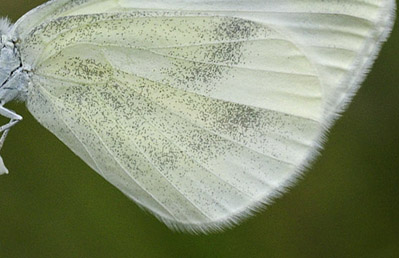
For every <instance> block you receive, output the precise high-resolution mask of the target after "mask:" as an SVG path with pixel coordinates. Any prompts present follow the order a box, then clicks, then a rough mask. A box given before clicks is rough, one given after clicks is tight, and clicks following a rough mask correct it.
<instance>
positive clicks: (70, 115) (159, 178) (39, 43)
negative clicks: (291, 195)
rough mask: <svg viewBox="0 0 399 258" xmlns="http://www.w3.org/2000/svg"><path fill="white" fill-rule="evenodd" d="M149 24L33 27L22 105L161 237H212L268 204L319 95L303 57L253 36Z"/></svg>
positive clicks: (296, 163) (248, 30)
mask: <svg viewBox="0 0 399 258" xmlns="http://www.w3.org/2000/svg"><path fill="white" fill-rule="evenodd" d="M154 15H155V14H149V13H135V14H123V15H117V17H116V16H115V15H95V16H89V17H85V16H76V17H71V18H63V19H61V20H59V21H57V22H54V23H49V24H48V25H47V26H44V27H42V28H40V29H38V30H37V31H36V32H35V33H33V35H32V36H31V37H29V38H28V39H26V41H25V42H26V44H27V46H26V47H24V48H23V49H24V51H27V52H30V53H33V52H35V51H36V53H38V54H37V55H36V58H35V60H36V61H34V60H33V59H32V62H33V64H34V67H35V70H34V76H33V78H32V80H33V85H32V87H31V89H30V94H29V99H28V101H27V106H28V108H29V110H30V111H31V112H32V114H33V115H34V116H35V117H36V118H37V119H38V120H39V121H40V122H41V123H42V124H43V125H44V126H45V127H47V128H48V129H49V130H50V131H52V132H53V133H54V134H55V135H57V136H58V137H59V138H60V139H61V140H62V141H63V142H64V143H66V144H67V145H68V146H69V147H70V148H71V149H72V150H73V151H74V152H75V153H76V154H77V155H79V156H80V157H81V158H82V159H84V160H85V161H86V162H87V163H88V164H89V165H90V166H91V167H92V168H93V169H95V170H96V171H97V172H98V173H99V174H101V175H102V176H104V177H105V178H106V179H107V180H109V181H110V182H111V183H113V184H114V185H116V186H117V187H118V188H120V189H121V190H122V191H123V192H124V193H125V194H126V195H128V196H129V197H131V198H132V199H134V200H136V201H137V202H138V203H139V204H141V205H142V206H144V207H146V208H147V209H149V210H151V211H152V212H153V213H154V214H155V215H156V216H158V217H160V218H161V219H162V220H163V221H165V222H166V223H167V224H168V225H171V226H175V227H179V228H183V229H192V230H208V229H212V228H214V227H222V226H223V225H225V224H226V223H230V222H233V221H234V219H236V218H238V217H239V216H241V215H244V214H247V213H249V212H250V209H251V208H255V207H257V206H258V205H259V204H261V203H265V202H267V201H268V200H269V199H270V198H271V197H273V196H275V195H276V194H278V193H279V191H280V190H282V189H283V188H284V187H285V186H286V185H287V184H288V183H289V182H290V180H292V179H293V178H294V175H295V174H296V173H297V172H299V168H300V167H301V166H302V165H303V164H304V162H305V161H306V160H307V159H308V157H309V154H310V152H312V151H313V150H314V144H315V142H316V140H317V137H318V136H319V134H320V132H321V124H320V122H319V121H320V120H321V113H322V109H321V105H322V94H321V87H320V83H319V80H318V78H317V75H316V73H315V71H314V69H313V68H312V65H311V64H310V63H309V62H308V60H307V59H306V57H305V56H304V55H303V53H301V51H300V50H299V49H297V48H296V47H295V45H294V44H292V43H291V42H289V41H288V40H287V39H285V38H284V37H283V36H282V35H281V34H279V33H277V32H276V31H274V30H273V29H271V28H268V27H266V26H264V25H260V24H257V23H254V22H250V21H247V20H243V19H238V18H227V17H200V16H184V17H181V16H177V17H176V16H175V15H174V14H162V15H161V16H160V15H159V14H156V15H157V16H156V17H154ZM165 16H166V17H165ZM88 19H89V20H90V22H89V21H88ZM71 24H73V26H70V25H71ZM87 24H90V25H89V26H87ZM118 28H120V29H118ZM100 32H101V33H100ZM277 48H278V49H279V51H270V49H274V50H275V49H277ZM28 57H29V56H28ZM26 61H27V62H29V59H26ZM293 85H295V86H294V87H292V86H293Z"/></svg>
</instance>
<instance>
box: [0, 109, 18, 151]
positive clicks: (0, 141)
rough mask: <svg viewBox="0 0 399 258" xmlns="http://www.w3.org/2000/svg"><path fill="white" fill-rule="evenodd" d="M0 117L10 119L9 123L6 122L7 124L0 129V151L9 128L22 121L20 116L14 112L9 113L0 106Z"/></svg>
mask: <svg viewBox="0 0 399 258" xmlns="http://www.w3.org/2000/svg"><path fill="white" fill-rule="evenodd" d="M0 115H1V116H4V117H6V118H9V119H10V122H8V124H5V125H3V126H1V127H0V133H1V132H3V134H2V135H1V138H0V150H1V148H2V147H3V144H4V141H5V140H6V138H7V135H8V133H9V131H10V129H11V127H13V126H14V125H16V124H17V123H19V122H20V121H21V120H22V116H20V115H18V114H17V113H15V112H14V111H11V110H9V109H7V108H5V107H3V106H2V105H1V106H0Z"/></svg>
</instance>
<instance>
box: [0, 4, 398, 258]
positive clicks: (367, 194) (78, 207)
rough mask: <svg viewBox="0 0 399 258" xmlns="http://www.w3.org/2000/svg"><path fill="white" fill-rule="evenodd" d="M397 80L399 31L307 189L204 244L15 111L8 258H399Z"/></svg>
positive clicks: (3, 247)
mask: <svg viewBox="0 0 399 258" xmlns="http://www.w3.org/2000/svg"><path fill="white" fill-rule="evenodd" d="M43 2H44V0H1V9H0V16H8V17H10V18H11V19H12V20H13V21H16V19H18V17H20V16H21V15H23V14H24V13H25V12H27V11H28V10H30V9H32V8H33V7H35V6H36V5H38V4H40V3H43ZM396 25H398V24H396ZM398 68H399V28H398V26H396V28H395V29H394V31H393V33H392V36H391V38H390V39H389V41H388V42H387V43H386V44H385V45H384V47H383V49H382V52H381V55H380V57H379V58H378V60H377V62H376V63H375V65H374V67H373V69H372V71H371V73H370V74H369V76H368V78H367V80H366V81H365V83H364V84H363V86H362V88H361V89H360V91H359V92H358V94H357V96H356V97H355V99H354V101H353V102H352V104H351V105H350V107H349V109H348V110H347V111H346V112H345V113H344V115H343V117H342V118H341V119H339V120H338V122H337V123H336V124H335V126H334V127H333V128H332V129H331V131H330V134H329V140H328V142H327V143H326V144H325V148H324V150H323V151H322V155H321V156H320V157H319V158H318V159H317V160H316V161H315V162H314V164H313V167H312V168H310V169H308V171H307V173H306V174H305V176H304V177H303V179H302V180H300V182H298V184H297V185H296V186H295V187H293V188H292V189H291V191H289V192H288V193H287V194H285V195H284V196H283V197H282V198H280V199H278V200H277V201H276V203H275V204H274V205H272V206H270V207H268V208H267V210H266V211H263V212H261V213H259V214H257V215H256V216H254V217H252V218H251V219H249V220H247V221H246V222H244V223H243V224H241V225H240V226H237V227H235V228H233V229H230V230H226V231H225V232H223V233H218V234H211V235H207V236H204V235H199V236H195V235H188V234H181V233H176V232H172V231H170V230H169V229H167V228H166V227H165V226H164V225H163V224H162V223H160V222H158V221H157V220H156V219H155V218H154V217H153V216H150V215H148V214H146V213H145V212H143V211H142V210H140V209H139V208H138V207H137V206H136V205H135V204H134V203H133V202H131V201H130V200H128V199H127V198H126V197H125V196H123V195H122V194H121V193H120V192H119V191H118V190H117V189H116V188H114V187H113V186H111V185H110V184H109V183H107V182H106V181H105V180H103V179H102V178H101V177H100V176H98V175H97V174H96V173H95V172H93V171H91V170H90V169H89V167H88V166H86V165H85V163H83V162H82V161H81V160H80V159H79V158H78V157H76V156H75V155H74V154H73V153H72V152H71V151H70V150H69V149H68V148H66V147H65V146H64V145H63V144H62V143H61V142H60V141H59V140H57V139H56V137H55V136H53V135H52V134H51V133H49V132H48V131H47V130H46V129H44V128H43V127H41V126H40V125H39V124H38V123H37V122H36V121H35V119H34V118H33V117H32V116H31V115H30V114H29V112H27V110H26V108H25V107H24V105H23V104H13V105H11V108H12V109H15V110H16V111H17V112H19V113H20V114H22V115H23V116H24V121H23V122H22V123H20V124H19V125H18V126H17V127H15V129H13V130H12V132H11V134H10V136H9V138H8V140H7V142H6V145H5V148H4V149H3V150H2V156H3V158H4V160H5V163H6V165H7V167H8V168H9V170H10V172H11V174H10V175H8V176H1V177H0V257H2V258H3V257H4V258H25V257H27V258H28V257H29V258H36V257H40V258H42V257H57V258H63V257H68V258H70V257H96V258H97V257H99V258H100V257H104V258H105V257H107V258H108V257H113V258H114V257H115V258H119V257H136V258H139V257H154V258H156V257H162V258H165V257H295V258H300V257H306V258H308V257H392V258H393V257H399V187H398V186H399V88H398V82H399V71H398ZM0 121H1V122H6V120H4V119H3V120H0Z"/></svg>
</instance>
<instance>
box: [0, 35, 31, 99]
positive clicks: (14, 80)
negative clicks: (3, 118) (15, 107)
mask: <svg viewBox="0 0 399 258" xmlns="http://www.w3.org/2000/svg"><path fill="white" fill-rule="evenodd" d="M27 84H28V74H27V71H26V69H24V68H23V66H22V62H21V58H20V55H19V52H18V48H17V47H16V41H15V40H12V39H11V38H10V37H9V36H8V35H7V34H1V42H0V104H1V105H4V104H6V103H7V102H9V101H12V100H14V99H19V100H24V99H25V96H26V88H27Z"/></svg>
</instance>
